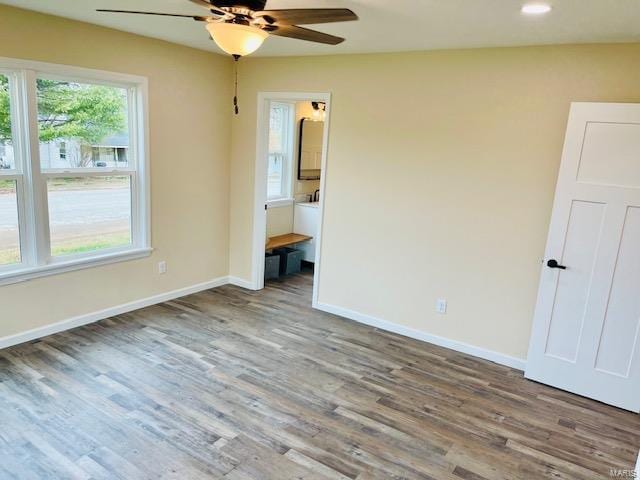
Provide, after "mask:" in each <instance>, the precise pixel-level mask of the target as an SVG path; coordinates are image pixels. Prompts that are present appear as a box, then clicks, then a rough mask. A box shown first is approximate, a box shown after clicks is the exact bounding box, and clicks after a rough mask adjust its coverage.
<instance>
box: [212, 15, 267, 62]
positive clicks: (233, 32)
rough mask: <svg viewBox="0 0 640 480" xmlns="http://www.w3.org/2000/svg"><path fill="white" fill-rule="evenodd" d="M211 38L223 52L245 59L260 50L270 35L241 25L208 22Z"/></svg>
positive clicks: (255, 28)
mask: <svg viewBox="0 0 640 480" xmlns="http://www.w3.org/2000/svg"><path fill="white" fill-rule="evenodd" d="M206 27H207V30H208V31H209V33H210V34H211V38H213V41H214V42H216V45H218V46H219V47H220V48H221V49H222V50H224V51H225V52H226V53H228V54H229V55H233V56H234V57H236V56H237V57H245V56H247V55H250V54H252V53H253V52H255V51H256V50H258V49H259V48H260V46H261V45H262V43H263V42H264V41H265V39H266V38H267V37H268V36H269V33H268V32H266V31H265V30H261V29H260V28H257V27H252V26H249V25H241V24H239V23H222V22H208V23H207V26H206Z"/></svg>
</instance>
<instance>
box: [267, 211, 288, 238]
mask: <svg viewBox="0 0 640 480" xmlns="http://www.w3.org/2000/svg"><path fill="white" fill-rule="evenodd" d="M293 210H294V209H293V205H285V206H282V207H272V208H269V209H268V210H267V238H269V237H274V236H276V235H284V234H286V233H291V232H293Z"/></svg>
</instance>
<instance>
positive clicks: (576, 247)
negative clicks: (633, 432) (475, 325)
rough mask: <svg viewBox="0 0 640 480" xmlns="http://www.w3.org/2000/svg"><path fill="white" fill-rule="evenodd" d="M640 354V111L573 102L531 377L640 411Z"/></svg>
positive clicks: (540, 294) (631, 107) (539, 305)
mask: <svg viewBox="0 0 640 480" xmlns="http://www.w3.org/2000/svg"><path fill="white" fill-rule="evenodd" d="M550 259H555V260H558V263H559V264H560V265H561V266H566V270H563V269H559V268H550V267H548V266H547V261H548V260H550ZM553 266H555V265H552V267H553ZM639 350H640V105H637V104H603V103H576V104H573V105H572V106H571V112H570V115H569V122H568V125H567V133H566V137H565V145H564V149H563V153H562V162H561V165H560V173H559V175H558V185H557V188H556V196H555V199H554V205H553V212H552V216H551V225H550V227H549V237H548V240H547V248H546V251H545V259H544V263H543V269H542V272H541V276H540V287H539V291H538V302H537V305H536V311H535V316H534V321H533V328H532V333H531V342H530V345H529V355H528V359H527V368H526V372H525V376H526V377H527V378H530V379H532V380H536V381H539V382H542V383H546V384H549V385H553V386H555V387H558V388H562V389H564V390H568V391H571V392H574V393H578V394H580V395H584V396H587V397H590V398H594V399H596V400H600V401H603V402H605V403H610V404H612V405H616V406H619V407H622V408H626V409H628V410H632V411H635V412H638V411H640V351H639Z"/></svg>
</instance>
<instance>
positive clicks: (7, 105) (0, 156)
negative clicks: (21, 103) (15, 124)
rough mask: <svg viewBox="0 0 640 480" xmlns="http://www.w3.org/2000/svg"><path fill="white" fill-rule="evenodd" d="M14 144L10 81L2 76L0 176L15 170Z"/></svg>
mask: <svg viewBox="0 0 640 480" xmlns="http://www.w3.org/2000/svg"><path fill="white" fill-rule="evenodd" d="M15 166H16V163H15V160H14V157H13V143H12V142H11V96H10V94H9V79H8V78H7V77H6V75H2V74H0V174H2V171H3V170H10V169H13V168H15Z"/></svg>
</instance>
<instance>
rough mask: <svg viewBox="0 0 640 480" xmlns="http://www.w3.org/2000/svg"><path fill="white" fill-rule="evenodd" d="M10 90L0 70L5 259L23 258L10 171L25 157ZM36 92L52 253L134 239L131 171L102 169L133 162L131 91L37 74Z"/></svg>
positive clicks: (0, 211)
mask: <svg viewBox="0 0 640 480" xmlns="http://www.w3.org/2000/svg"><path fill="white" fill-rule="evenodd" d="M9 89H10V82H9V80H8V77H7V76H3V75H0V266H2V265H6V264H11V263H18V262H20V250H19V243H20V241H19V233H18V232H19V222H18V203H19V199H18V195H17V181H16V179H15V178H11V174H12V173H15V174H19V173H21V172H20V171H19V170H20V168H19V167H18V168H17V169H16V165H20V163H19V162H21V161H25V162H27V161H28V159H18V158H16V156H17V155H18V152H16V151H15V150H14V144H13V142H12V128H11V94H10V91H9ZM36 93H37V104H38V128H39V130H38V135H39V139H40V148H39V154H40V166H41V172H42V175H43V176H44V177H45V179H46V180H47V195H48V196H47V198H48V202H49V231H50V234H51V255H52V256H59V255H68V254H77V253H84V252H89V251H94V250H102V249H105V248H112V247H117V246H121V245H126V244H130V243H131V177H130V176H129V175H122V176H120V175H112V176H107V175H105V174H106V172H107V171H108V172H111V171H113V170H116V169H117V170H121V169H122V170H127V169H129V168H130V167H131V165H130V164H129V156H130V155H129V145H130V144H129V126H128V118H127V116H128V110H129V108H128V99H127V90H126V89H124V88H118V87H111V86H105V85H95V84H84V83H77V82H63V81H58V80H50V79H46V78H38V79H37V89H36ZM25 165H26V163H25ZM101 169H104V170H105V174H101V173H100V170H101ZM22 170H24V169H22ZM60 171H64V172H65V176H64V177H60V176H59V174H57V172H60ZM67 172H69V175H68V176H67V175H66V173H67ZM56 174H57V175H56ZM13 176H14V177H15V175H13Z"/></svg>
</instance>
